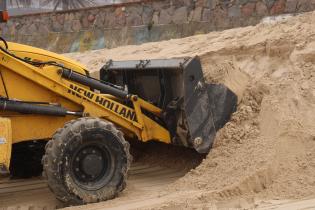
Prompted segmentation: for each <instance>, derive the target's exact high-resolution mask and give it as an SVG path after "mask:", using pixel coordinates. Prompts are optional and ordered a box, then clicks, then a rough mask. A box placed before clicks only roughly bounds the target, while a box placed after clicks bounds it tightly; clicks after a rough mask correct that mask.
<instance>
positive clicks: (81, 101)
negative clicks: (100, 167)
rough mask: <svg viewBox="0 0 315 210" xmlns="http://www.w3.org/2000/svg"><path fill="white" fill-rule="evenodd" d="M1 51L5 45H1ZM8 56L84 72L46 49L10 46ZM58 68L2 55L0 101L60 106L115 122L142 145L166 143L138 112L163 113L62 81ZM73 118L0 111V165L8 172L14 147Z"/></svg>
mask: <svg viewBox="0 0 315 210" xmlns="http://www.w3.org/2000/svg"><path fill="white" fill-rule="evenodd" d="M2 47H4V46H2ZM9 50H10V52H12V53H14V54H15V55H17V56H19V57H22V58H26V59H28V60H33V61H55V62H57V63H59V64H62V65H64V66H65V67H66V68H68V69H72V70H73V71H76V72H78V73H81V74H87V71H86V68H85V67H84V66H82V65H81V64H78V63H76V62H74V61H72V60H70V59H68V58H66V57H63V56H60V55H57V54H55V53H51V52H48V51H45V50H41V49H37V48H33V47H29V46H25V45H20V44H16V43H9ZM59 71H60V68H59V67H56V66H48V65H43V66H40V67H36V66H33V65H30V64H27V63H25V62H23V61H21V60H18V59H16V58H14V57H13V56H11V55H8V54H6V53H5V52H3V51H0V73H1V74H0V97H7V98H10V99H17V100H21V101H36V102H37V101H40V102H50V103H58V104H61V105H62V106H63V107H65V108H67V109H68V110H73V111H77V110H80V111H83V112H84V115H85V116H92V117H98V118H101V119H104V120H107V121H110V122H112V123H114V124H115V125H116V126H117V127H118V128H119V129H121V130H122V131H123V132H124V134H125V135H126V136H128V137H130V138H137V139H139V140H141V141H144V142H146V141H149V140H158V141H162V142H165V143H170V141H171V140H170V134H169V131H168V130H167V129H165V128H164V127H162V126H161V125H159V124H158V123H157V122H155V121H153V120H152V119H150V118H149V117H147V116H146V115H144V114H143V113H142V110H143V109H144V110H147V111H149V112H150V113H153V114H155V115H157V116H160V114H161V110H160V109H159V108H158V107H156V106H154V105H152V104H150V103H148V102H146V101H144V100H142V99H140V98H138V97H137V96H131V101H132V104H133V106H132V107H133V108H130V107H128V106H126V105H124V104H122V103H121V102H120V101H119V100H118V99H117V98H116V97H114V96H112V95H106V94H100V93H96V92H93V91H91V90H90V89H89V88H88V87H86V86H83V85H81V84H78V83H75V82H72V81H69V80H67V79H64V78H62V77H61V76H60V74H58V72H59ZM73 118H74V116H66V117H55V116H43V115H25V114H19V113H13V112H7V111H1V110H0V139H1V138H2V140H3V139H5V141H3V143H2V144H1V141H0V165H2V166H5V168H7V169H8V168H9V165H10V155H11V147H12V144H14V143H18V142H24V141H30V140H43V139H44V140H49V139H50V138H51V137H52V135H53V133H54V132H55V131H56V130H57V129H58V128H61V127H63V125H64V124H65V123H66V122H68V121H70V120H71V119H73Z"/></svg>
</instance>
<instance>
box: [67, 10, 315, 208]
mask: <svg viewBox="0 0 315 210" xmlns="http://www.w3.org/2000/svg"><path fill="white" fill-rule="evenodd" d="M314 21H315V12H313V13H306V14H303V15H299V16H296V17H289V18H284V19H282V20H281V21H277V20H272V19H268V20H265V21H263V22H262V23H261V24H259V25H257V26H255V27H246V28H240V29H232V30H227V31H222V32H214V33H210V34H207V35H197V36H193V37H188V38H184V39H177V40H170V41H163V42H159V43H148V44H143V45H141V46H125V47H119V48H116V49H110V50H107V49H104V50H97V51H91V52H86V53H76V54H71V55H69V56H70V57H72V58H74V59H76V60H78V61H80V62H82V63H84V64H86V66H88V68H89V69H91V71H96V70H98V69H99V68H100V67H101V66H102V65H104V63H105V62H106V60H108V59H114V60H126V59H149V58H171V57H182V56H194V55H198V56H200V57H201V60H202V64H203V71H204V73H205V75H206V78H207V79H208V80H209V81H211V82H221V83H224V84H226V85H227V86H229V87H230V88H231V89H232V90H233V91H234V92H236V93H237V94H238V95H239V99H240V101H239V106H238V110H237V112H236V113H235V114H234V115H233V117H232V119H231V121H230V122H229V123H228V124H227V125H226V126H225V127H224V128H223V129H222V130H221V131H220V132H219V133H218V135H217V138H216V141H215V145H214V148H213V149H212V150H211V151H210V153H209V154H208V156H207V157H206V158H205V160H203V162H202V163H201V164H200V165H199V166H198V167H197V168H196V169H194V170H192V171H190V172H189V173H188V174H187V175H186V176H185V177H183V178H182V179H180V180H178V181H177V182H176V183H175V184H173V185H171V186H170V187H169V189H168V190H167V192H168V193H169V192H170V191H172V192H174V191H185V190H198V191H200V192H202V193H203V196H201V197H199V200H201V201H202V202H206V201H208V200H209V199H227V198H231V197H235V196H249V195H255V196H260V197H264V198H272V199H274V198H301V197H305V196H310V195H314V193H315V176H314V174H315V126H314V122H315V27H314Z"/></svg>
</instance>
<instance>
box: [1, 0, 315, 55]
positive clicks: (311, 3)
mask: <svg viewBox="0 0 315 210" xmlns="http://www.w3.org/2000/svg"><path fill="white" fill-rule="evenodd" d="M314 9H315V0H151V1H150V0H142V1H140V2H131V3H125V4H118V5H110V6H103V7H98V8H93V9H85V10H75V11H66V12H57V13H43V14H34V15H27V16H17V17H12V19H11V20H10V21H9V22H8V23H6V24H4V23H3V24H1V25H0V28H1V35H2V36H3V37H5V38H6V39H8V40H11V41H15V42H19V43H25V44H29V45H33V46H38V47H41V48H46V49H49V50H52V51H55V52H74V51H84V50H90V49H100V48H104V47H106V48H113V47H117V46H121V45H128V44H141V43H144V42H151V41H159V40H167V39H171V38H180V37H186V36H190V35H194V34H201V33H207V32H210V31H214V30H223V29H228V28H233V27H240V26H248V25H254V24H257V23H258V22H259V21H260V20H261V19H262V18H263V17H265V16H270V15H278V14H284V13H299V12H306V11H311V10H314Z"/></svg>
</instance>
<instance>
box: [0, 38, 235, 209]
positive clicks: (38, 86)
mask: <svg viewBox="0 0 315 210" xmlns="http://www.w3.org/2000/svg"><path fill="white" fill-rule="evenodd" d="M100 77H101V80H96V79H94V78H91V77H90V76H89V74H88V71H87V70H86V68H85V67H84V66H82V65H81V64H78V63H76V62H74V61H72V60H70V59H68V58H65V57H63V56H60V55H57V54H55V53H51V52H48V51H45V50H41V49H38V48H33V47H30V46H25V45H20V44H17V43H7V42H6V41H5V40H4V39H2V38H1V44H0V171H1V173H2V174H5V173H10V174H11V176H13V177H30V176H34V175H38V173H40V172H41V171H42V169H43V171H44V173H43V174H44V176H45V177H46V178H47V180H48V185H49V187H50V189H51V190H52V192H53V193H54V194H55V195H56V197H57V198H58V199H59V200H61V201H63V202H66V203H68V204H82V203H90V202H98V201H103V200H107V199H111V198H114V197H115V196H116V195H117V194H118V193H119V192H120V191H122V190H123V189H124V188H125V186H126V178H127V172H128V169H129V167H130V164H131V159H132V158H131V156H130V154H129V143H128V141H136V140H138V141H142V142H147V141H151V140H155V141H160V142H164V143H167V144H171V143H172V144H177V145H183V146H186V147H192V148H195V149H196V150H197V151H198V152H200V153H206V152H208V151H209V150H210V148H211V145H212V142H213V140H214V137H215V133H216V131H217V130H218V129H219V128H221V127H222V126H223V125H224V124H225V123H226V121H227V120H228V119H229V117H230V115H231V113H232V112H233V111H234V109H235V106H236V101H237V99H236V96H235V95H234V94H233V93H232V92H231V91H230V90H229V89H227V88H226V87H224V86H223V85H213V84H212V85H211V84H207V83H206V82H205V81H204V78H203V74H202V70H201V65H200V61H199V59H198V58H197V57H195V58H178V59H169V60H145V61H116V62H115V61H111V60H110V61H109V62H108V63H107V64H106V65H104V67H103V68H102V69H101V71H100ZM126 140H128V141H126ZM39 160H41V162H40V161H39Z"/></svg>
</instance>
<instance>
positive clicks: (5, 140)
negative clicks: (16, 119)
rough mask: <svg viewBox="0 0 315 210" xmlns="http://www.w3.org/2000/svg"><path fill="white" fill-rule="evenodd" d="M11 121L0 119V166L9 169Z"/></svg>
mask: <svg viewBox="0 0 315 210" xmlns="http://www.w3.org/2000/svg"><path fill="white" fill-rule="evenodd" d="M11 131H12V129H11V121H10V119H8V118H2V117H0V166H1V165H2V167H3V166H4V168H5V169H9V166H10V159H11V149H12V134H11Z"/></svg>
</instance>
